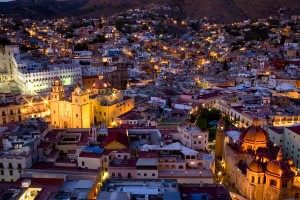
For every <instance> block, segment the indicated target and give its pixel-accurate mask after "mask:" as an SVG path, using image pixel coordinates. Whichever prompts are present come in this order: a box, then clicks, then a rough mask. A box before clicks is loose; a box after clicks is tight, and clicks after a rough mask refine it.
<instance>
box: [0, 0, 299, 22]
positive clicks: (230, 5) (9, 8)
mask: <svg viewBox="0 0 300 200" xmlns="http://www.w3.org/2000/svg"><path fill="white" fill-rule="evenodd" d="M149 4H168V5H172V6H177V7H179V8H180V10H181V14H183V15H184V16H186V17H191V18H203V17H208V18H213V19H216V20H217V21H223V22H231V21H239V20H243V19H249V18H250V19H254V18H263V17H268V16H270V15H273V14H276V13H277V11H278V9H280V8H289V10H291V12H290V13H294V14H299V13H300V0H251V1H249V0H65V1H53V0H36V1H33V0H32V1H30V0H17V1H15V2H9V3H1V4H0V12H1V13H4V14H9V15H16V16H22V17H40V18H43V17H47V18H49V17H62V16H71V15H72V16H96V17H98V16H103V15H106V16H109V15H111V14H114V13H116V12H121V11H124V10H127V9H128V8H137V7H143V6H145V5H149Z"/></svg>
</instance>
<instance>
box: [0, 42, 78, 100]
mask: <svg viewBox="0 0 300 200" xmlns="http://www.w3.org/2000/svg"><path fill="white" fill-rule="evenodd" d="M0 72H1V75H0V80H4V81H10V80H15V81H16V83H17V84H18V86H19V88H20V90H21V92H22V93H23V94H29V95H34V94H36V93H39V92H45V91H48V90H49V89H50V86H51V83H52V81H53V79H54V77H56V76H58V77H60V78H61V80H62V83H63V84H64V85H73V84H75V83H77V82H78V83H81V75H82V72H81V67H80V65H78V64H75V63H72V64H51V65H47V66H42V64H41V63H37V62H35V61H33V60H32V59H31V57H30V56H29V55H28V54H25V53H21V52H20V50H19V46H18V45H10V46H5V48H4V49H1V50H0Z"/></svg>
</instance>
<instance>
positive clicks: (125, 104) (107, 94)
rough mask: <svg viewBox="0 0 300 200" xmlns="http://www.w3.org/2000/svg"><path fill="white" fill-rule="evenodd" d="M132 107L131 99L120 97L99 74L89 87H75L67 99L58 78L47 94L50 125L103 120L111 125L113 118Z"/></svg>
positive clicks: (79, 125) (84, 125)
mask: <svg viewBox="0 0 300 200" xmlns="http://www.w3.org/2000/svg"><path fill="white" fill-rule="evenodd" d="M133 107H134V98H128V97H124V96H123V93H122V91H119V90H114V89H112V88H111V86H110V84H109V83H107V82H105V81H104V80H103V79H102V77H100V78H99V80H97V81H96V82H95V83H94V84H93V88H92V89H86V88H85V87H82V86H76V87H75V89H74V91H73V92H72V94H71V97H70V98H69V99H68V98H66V97H65V93H64V89H63V85H62V83H61V81H60V79H59V78H56V79H55V80H54V82H53V86H52V90H51V93H50V108H51V124H52V125H53V126H55V127H57V128H89V127H90V126H91V124H97V123H99V122H102V121H104V122H105V123H106V124H108V125H111V124H112V123H113V122H114V121H115V119H116V117H118V116H119V115H121V114H124V113H126V112H128V111H130V110H131V109H132V108H133Z"/></svg>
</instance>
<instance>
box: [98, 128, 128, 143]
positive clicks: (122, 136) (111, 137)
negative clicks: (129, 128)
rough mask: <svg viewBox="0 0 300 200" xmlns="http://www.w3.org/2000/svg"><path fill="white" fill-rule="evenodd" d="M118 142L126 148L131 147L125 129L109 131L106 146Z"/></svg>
mask: <svg viewBox="0 0 300 200" xmlns="http://www.w3.org/2000/svg"><path fill="white" fill-rule="evenodd" d="M112 142H118V143H120V144H123V145H124V146H126V147H128V146H129V140H128V137H127V134H126V130H125V129H108V136H107V137H106V139H105V142H104V146H106V145H108V144H110V143H112Z"/></svg>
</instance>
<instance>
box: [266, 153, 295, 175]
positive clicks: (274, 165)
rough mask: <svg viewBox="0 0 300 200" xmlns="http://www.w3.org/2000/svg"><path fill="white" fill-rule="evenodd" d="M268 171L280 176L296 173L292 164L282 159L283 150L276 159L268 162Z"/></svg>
mask: <svg viewBox="0 0 300 200" xmlns="http://www.w3.org/2000/svg"><path fill="white" fill-rule="evenodd" d="M266 171H267V173H268V174H270V175H274V176H279V177H291V176H293V175H294V173H293V171H292V170H291V168H290V166H289V165H288V164H287V163H286V162H284V161H283V160H282V152H281V150H280V151H279V152H278V155H277V158H276V160H272V161H270V162H269V163H268V164H267V168H266Z"/></svg>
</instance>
